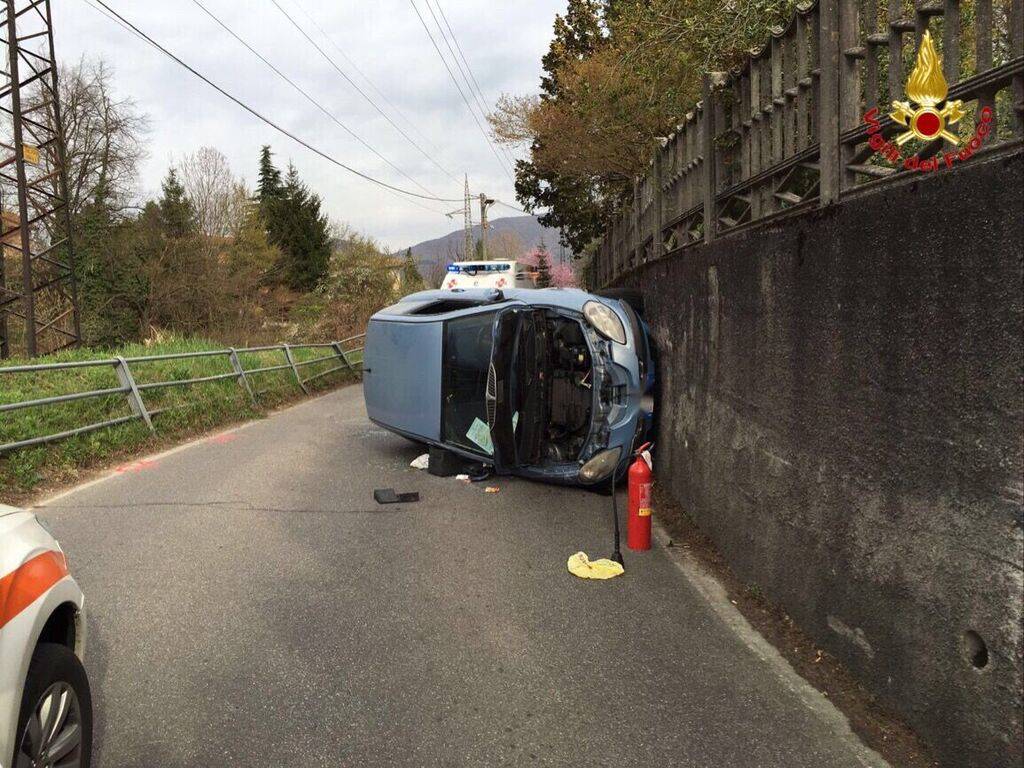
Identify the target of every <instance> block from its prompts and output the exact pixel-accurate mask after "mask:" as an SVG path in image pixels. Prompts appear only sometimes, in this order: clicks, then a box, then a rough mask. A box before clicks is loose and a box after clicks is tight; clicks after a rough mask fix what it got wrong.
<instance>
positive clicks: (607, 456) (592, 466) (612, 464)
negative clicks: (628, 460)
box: [580, 445, 622, 483]
mask: <svg viewBox="0 0 1024 768" xmlns="http://www.w3.org/2000/svg"><path fill="white" fill-rule="evenodd" d="M620 456H622V446H621V445H620V446H618V447H617V448H610V449H608V450H607V451H601V452H600V453H599V454H597V455H596V456H594V457H593V458H592V459H591V460H590V461H588V462H587V463H586V464H584V465H583V466H582V467H580V482H583V483H599V482H601V481H602V480H606V479H608V478H609V477H611V475H612V473H613V472H614V471H615V468H616V467H618V466H619V457H620Z"/></svg>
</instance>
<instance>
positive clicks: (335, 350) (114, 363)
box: [0, 334, 366, 455]
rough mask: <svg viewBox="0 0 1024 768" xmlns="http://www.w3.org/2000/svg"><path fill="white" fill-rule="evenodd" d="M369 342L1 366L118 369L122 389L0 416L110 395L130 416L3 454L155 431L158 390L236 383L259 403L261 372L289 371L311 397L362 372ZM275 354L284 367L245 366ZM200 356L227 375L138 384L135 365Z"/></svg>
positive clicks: (14, 407) (27, 370)
mask: <svg viewBox="0 0 1024 768" xmlns="http://www.w3.org/2000/svg"><path fill="white" fill-rule="evenodd" d="M365 338H366V334H360V335H358V336H352V337H350V338H348V339H342V340H341V341H335V342H327V343H318V344H277V345H272V346H262V347H246V348H237V349H236V348H234V347H232V348H230V349H218V350H203V351H200V352H176V353H173V354H166V355H148V356H141V357H113V358H108V359H103V360H76V361H71V362H66V363H46V364H40V365H17V366H0V380H2V378H3V377H7V376H15V375H19V374H20V375H28V376H31V375H34V374H41V373H45V372H51V371H65V370H72V369H75V368H108V369H113V371H114V373H115V374H116V376H117V381H118V386H116V387H110V388H106V389H95V390H89V391H82V392H68V393H66V394H62V395H56V396H54V397H45V398H38V399H35V400H22V401H20V402H13V403H4V404H0V415H2V414H4V413H9V412H13V411H19V410H23V409H26V408H45V407H47V406H53V405H60V404H62V403H71V402H76V401H82V400H93V399H98V398H107V397H111V396H123V397H125V398H126V399H127V403H128V406H129V408H130V413H129V414H128V415H126V416H119V417H116V418H111V419H105V420H103V421H100V422H96V423H93V424H86V425H83V426H80V427H76V428H74V429H70V430H66V431H63V432H58V433H53V434H47V435H35V436H33V437H30V438H26V439H24V440H19V441H17V442H11V443H3V444H0V455H2V454H4V453H6V452H8V451H14V450H18V449H19V448H30V447H33V446H37V445H45V444H47V443H53V442H57V441H59V440H65V439H67V438H69V437H75V436H76V435H82V434H86V433H88V432H94V431H96V430H98V429H105V428H107V427H113V426H117V425H118V424H124V423H126V422H129V421H141V422H142V423H144V424H145V425H146V427H147V428H148V429H149V431H150V432H156V428H155V427H154V426H153V417H154V416H156V415H158V414H159V413H160V412H161V410H160V409H153V408H150V407H148V406H147V405H146V400H145V397H144V395H145V393H146V392H150V391H154V390H159V389H167V388H171V387H187V386H193V385H197V384H204V383H209V382H214V381H226V380H230V379H234V380H235V381H237V382H238V384H239V385H240V386H242V387H243V388H244V389H245V391H246V393H247V394H248V396H249V398H250V399H251V400H252V402H253V403H254V404H255V403H256V400H257V396H258V395H259V394H260V392H259V391H257V390H256V389H254V387H253V384H254V381H255V378H256V377H257V376H258V375H259V374H265V373H271V372H273V371H287V372H290V373H291V374H292V375H293V376H294V378H295V385H296V386H298V387H299V388H301V389H302V391H303V392H305V393H306V394H309V389H308V385H309V384H310V383H311V382H313V381H315V380H317V379H320V378H322V377H324V376H328V375H330V374H332V373H337V372H340V371H352V372H361V371H362V352H363V347H362V346H355V345H357V344H361V342H362V341H363V340H364V339H365ZM295 350H311V351H313V353H314V354H317V355H318V356H317V357H313V358H311V359H308V360H296V357H295V355H294V354H293V353H294V351H295ZM276 352H279V353H280V354H281V358H280V360H281V362H280V363H277V364H273V365H261V366H259V367H256V368H245V367H244V366H243V365H242V358H241V356H243V355H253V354H261V353H276ZM200 358H221V359H223V361H224V363H225V367H227V368H228V370H227V371H226V372H224V373H218V374H215V375H212V376H199V377H192V378H176V379H171V380H167V381H152V382H146V383H138V382H137V381H136V378H135V373H133V371H132V366H135V371H136V372H137V371H138V370H139V369H140V368H144V367H145V365H146V364H147V363H156V362H166V361H171V360H197V359H200ZM332 363H337V364H336V365H330V367H328V368H325V369H324V370H321V371H319V372H317V373H315V374H313V375H312V376H307V377H306V378H303V376H302V371H303V370H304V369H305V368H306V367H307V366H310V365H316V364H332Z"/></svg>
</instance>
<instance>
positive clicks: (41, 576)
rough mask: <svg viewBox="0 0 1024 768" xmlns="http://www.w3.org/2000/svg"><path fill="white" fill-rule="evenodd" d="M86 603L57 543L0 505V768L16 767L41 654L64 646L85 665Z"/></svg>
mask: <svg viewBox="0 0 1024 768" xmlns="http://www.w3.org/2000/svg"><path fill="white" fill-rule="evenodd" d="M84 604H85V598H84V596H83V594H82V590H81V589H80V588H79V586H78V584H77V583H76V582H75V580H74V578H73V577H72V576H71V574H70V573H69V571H68V563H67V559H66V558H65V556H64V552H63V551H62V550H61V548H60V545H59V544H58V543H57V540H56V539H54V537H53V536H52V535H51V534H50V533H49V531H47V530H46V528H44V527H43V525H42V524H41V523H40V522H39V520H38V519H37V518H36V516H35V515H33V514H31V513H29V512H24V511H21V510H17V509H13V508H11V507H5V506H3V505H0V768H11V765H12V763H11V761H12V760H13V755H14V754H15V749H16V748H17V747H19V740H20V734H19V733H18V726H19V722H18V720H19V716H20V714H21V711H22V702H23V699H25V698H26V697H28V695H29V694H30V690H29V688H27V687H26V683H27V682H28V681H29V677H30V666H32V661H33V656H34V654H36V652H37V650H38V649H39V648H41V647H42V645H43V644H46V645H49V646H50V647H51V648H52V647H55V646H56V647H59V646H63V648H64V650H63V651H62V652H64V653H66V654H73V656H74V657H75V658H76V659H77V661H76V664H77V663H79V662H80V660H81V657H82V653H83V650H84V647H85V621H84V616H83V608H84ZM58 649H59V648H58ZM69 658H70V657H69ZM83 699H88V693H87V692H84V693H83ZM83 703H87V702H83ZM89 721H90V723H91V715H90V716H89ZM86 744H88V742H86ZM85 764H87V759H86V762H85Z"/></svg>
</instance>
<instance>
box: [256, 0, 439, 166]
mask: <svg viewBox="0 0 1024 768" xmlns="http://www.w3.org/2000/svg"><path fill="white" fill-rule="evenodd" d="M270 2H271V3H273V4H274V7H275V8H277V10H279V11H280V12H281V13H282V14H283V15H284V17H285V18H286V19H288V21H289V22H291V25H292V26H293V27H295V29H297V30H298V31H299V34H301V35H302V36H303V37H304V38H306V40H307V41H309V44H310V45H312V46H313V47H314V48H316V50H317V52H318V53H319V54H320V55H321V56H323V57H324V59H326V60H327V63H329V64H330V65H331V66H332V67H334V69H335V71H336V72H337V73H338V74H339V75H341V76H342V77H343V78H345V81H346V82H347V83H348V84H349V85H351V86H352V87H353V88H355V89H356V92H357V93H358V94H359V95H360V96H362V97H363V98H364V99H365V100H366V101H367V103H369V104H370V106H372V107H373V108H374V109H375V110H377V112H378V113H379V114H380V116H381V117H383V118H384V119H385V120H387V121H388V123H390V124H391V127H393V128H394V129H395V130H396V131H398V132H399V133H400V134H401V135H402V138H404V139H405V140H406V141H408V142H409V143H410V144H412V145H413V146H414V147H415V148H416V149H417V151H418V152H419V153H420V154H421V155H423V156H424V157H425V158H427V160H429V161H430V162H432V163H433V164H434V165H436V166H437V167H438V169H439V170H440V171H441V172H442V173H444V174H446V175H447V176H448V177H449V178H450V179H452V180H453V181H458V179H456V178H455V177H454V176H453V175H452V174H451V172H450V171H449V170H448V169H447V168H445V167H444V166H443V165H441V164H440V163H439V162H437V160H435V159H434V157H433V155H431V154H430V153H429V152H427V151H426V150H425V149H423V147H421V146H420V145H419V144H417V143H416V141H415V140H414V139H413V138H412V137H411V136H410V135H409V134H408V133H406V132H405V131H404V130H403V129H402V127H401V126H400V125H399V124H398V123H396V122H395V121H394V120H392V119H391V116H390V115H388V114H387V113H386V112H385V111H384V110H383V109H381V108H380V106H379V105H378V104H377V102H375V101H374V100H373V99H371V98H370V97H369V96H368V95H367V94H366V91H364V90H363V89H362V88H360V87H359V85H358V84H357V83H356V81H355V80H353V79H352V78H351V77H349V76H348V73H347V72H345V70H343V69H342V68H341V67H339V66H338V63H337V62H336V61H335V60H334V59H332V58H331V57H330V56H329V55H328V53H327V51H325V50H324V49H323V48H321V47H320V46H319V45H317V42H316V41H315V40H314V39H313V38H312V37H310V36H309V34H308V33H307V32H306V30H304V29H303V28H302V27H301V26H299V24H298V22H296V21H295V19H294V18H292V16H291V14H289V13H288V11H286V10H285V9H284V8H282V7H281V4H280V3H278V2H277V0H270Z"/></svg>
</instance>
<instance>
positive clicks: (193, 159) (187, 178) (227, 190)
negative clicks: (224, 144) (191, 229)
mask: <svg viewBox="0 0 1024 768" xmlns="http://www.w3.org/2000/svg"><path fill="white" fill-rule="evenodd" d="M178 173H179V175H180V176H181V183H182V186H183V187H184V188H185V194H186V196H187V197H188V199H189V200H190V201H191V203H192V207H193V208H194V209H195V212H196V225H197V226H198V227H199V231H200V232H202V233H203V234H204V235H207V236H209V237H228V236H232V235H234V234H235V233H236V232H237V230H238V228H239V227H240V226H241V225H242V223H243V219H244V218H245V208H246V207H247V199H246V198H247V197H248V195H247V193H246V190H245V188H244V186H243V185H242V183H241V181H239V180H238V179H236V178H235V175H234V173H232V171H231V166H229V165H228V159H227V158H226V157H225V156H224V153H222V152H221V151H220V150H218V149H214V148H213V147H201V148H200V149H199V150H197V151H196V152H194V153H193V154H190V155H185V157H184V158H182V160H181V162H180V163H178Z"/></svg>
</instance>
